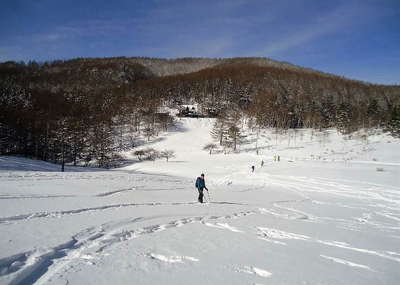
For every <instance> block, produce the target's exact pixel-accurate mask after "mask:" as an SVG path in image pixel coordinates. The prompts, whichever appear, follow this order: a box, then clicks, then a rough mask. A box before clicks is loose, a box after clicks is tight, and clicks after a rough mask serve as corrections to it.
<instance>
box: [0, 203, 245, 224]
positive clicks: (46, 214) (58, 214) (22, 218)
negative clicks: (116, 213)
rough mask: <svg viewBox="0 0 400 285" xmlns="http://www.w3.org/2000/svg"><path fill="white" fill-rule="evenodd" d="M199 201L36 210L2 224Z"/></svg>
mask: <svg viewBox="0 0 400 285" xmlns="http://www.w3.org/2000/svg"><path fill="white" fill-rule="evenodd" d="M196 204H198V202H172V203H164V202H151V203H126V204H112V205H104V206H99V207H92V208H80V209H74V210H67V211H55V212H36V213H30V214H22V215H15V216H10V217H3V218H0V224H2V223H10V222H16V221H27V220H31V219H36V218H61V217H62V216H65V215H73V214H80V213H85V212H95V211H103V210H108V209H114V208H124V207H139V206H149V207H155V206H181V205H196ZM210 204H221V205H222V204H230V205H243V204H239V203H230V202H223V201H222V202H211V203H210Z"/></svg>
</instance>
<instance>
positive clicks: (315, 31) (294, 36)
mask: <svg viewBox="0 0 400 285" xmlns="http://www.w3.org/2000/svg"><path fill="white" fill-rule="evenodd" d="M357 2H358V1H348V2H346V3H345V4H341V5H339V6H338V7H336V9H333V10H331V11H330V12H329V13H326V14H322V15H320V16H318V17H315V18H314V19H311V20H310V21H304V22H306V23H307V22H308V23H307V24H300V25H298V26H296V27H292V28H291V29H290V30H289V31H288V32H287V33H285V34H283V35H277V36H275V37H274V38H271V39H269V40H268V42H267V43H266V44H265V45H266V46H265V47H264V48H262V49H260V50H259V51H257V52H256V53H257V54H260V55H261V54H262V55H266V56H274V55H280V54H282V53H284V52H286V51H287V50H289V49H291V48H296V47H299V46H301V45H304V44H307V43H309V42H312V41H313V40H317V39H319V38H320V37H322V36H326V35H330V34H334V33H337V32H343V31H344V30H346V29H347V28H349V27H351V26H353V25H355V24H360V22H362V21H366V19H367V18H368V17H369V16H370V15H369V14H370V12H371V11H370V9H368V7H365V6H364V7H363V8H361V7H360V6H359V5H357ZM361 10H362V15H360V12H361ZM310 16H312V15H305V17H310ZM360 16H361V17H364V18H363V19H360Z"/></svg>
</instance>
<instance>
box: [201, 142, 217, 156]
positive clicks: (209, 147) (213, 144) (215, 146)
mask: <svg viewBox="0 0 400 285" xmlns="http://www.w3.org/2000/svg"><path fill="white" fill-rule="evenodd" d="M216 148H217V145H216V144H215V143H209V144H206V145H205V146H204V147H203V150H207V151H210V155H211V153H212V151H213V150H214V149H216Z"/></svg>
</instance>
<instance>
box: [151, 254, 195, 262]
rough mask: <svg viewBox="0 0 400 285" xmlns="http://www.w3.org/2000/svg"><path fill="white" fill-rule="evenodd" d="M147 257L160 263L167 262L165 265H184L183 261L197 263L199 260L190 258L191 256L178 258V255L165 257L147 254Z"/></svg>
mask: <svg viewBox="0 0 400 285" xmlns="http://www.w3.org/2000/svg"><path fill="white" fill-rule="evenodd" d="M147 256H149V257H150V258H152V259H155V260H158V261H162V262H167V263H184V261H185V260H188V261H193V262H197V261H199V259H197V258H195V257H191V256H180V255H178V256H165V255H162V254H156V253H149V254H147Z"/></svg>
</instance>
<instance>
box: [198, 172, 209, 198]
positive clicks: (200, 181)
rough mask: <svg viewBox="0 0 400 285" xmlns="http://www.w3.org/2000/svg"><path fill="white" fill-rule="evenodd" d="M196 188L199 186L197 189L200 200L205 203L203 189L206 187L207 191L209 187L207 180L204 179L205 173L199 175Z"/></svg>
mask: <svg viewBox="0 0 400 285" xmlns="http://www.w3.org/2000/svg"><path fill="white" fill-rule="evenodd" d="M195 186H196V188H197V190H198V191H199V198H198V201H199V202H200V203H203V196H204V194H203V189H206V190H207V191H208V189H207V187H206V182H205V180H204V173H202V174H201V175H200V177H197V179H196V185H195Z"/></svg>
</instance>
